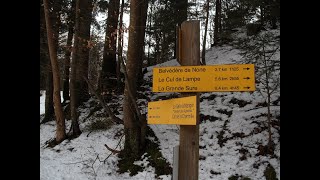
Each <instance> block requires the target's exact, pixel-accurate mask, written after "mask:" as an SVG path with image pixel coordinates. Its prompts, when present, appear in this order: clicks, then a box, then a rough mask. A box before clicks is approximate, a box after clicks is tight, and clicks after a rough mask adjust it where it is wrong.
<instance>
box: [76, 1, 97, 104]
mask: <svg viewBox="0 0 320 180" xmlns="http://www.w3.org/2000/svg"><path fill="white" fill-rule="evenodd" d="M92 1H93V0H80V2H79V9H78V10H79V12H76V13H79V14H78V19H76V22H78V31H79V32H78V35H76V36H75V38H78V46H77V47H75V48H78V51H77V54H78V56H76V58H77V59H76V63H77V69H76V70H77V72H76V89H77V90H78V91H77V96H78V97H77V98H78V101H77V104H76V105H77V107H78V106H79V105H80V104H81V103H83V102H85V101H87V100H88V99H89V97H90V95H89V90H88V84H87V83H86V81H85V80H84V79H83V78H82V77H83V76H85V77H87V78H88V62H89V52H90V48H91V41H90V26H91V20H92V8H93V6H92V5H93V4H92Z"/></svg>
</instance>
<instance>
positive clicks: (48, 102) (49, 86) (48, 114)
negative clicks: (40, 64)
mask: <svg viewBox="0 0 320 180" xmlns="http://www.w3.org/2000/svg"><path fill="white" fill-rule="evenodd" d="M53 116H54V108H53V82H52V71H51V65H50V59H49V61H48V64H47V77H46V99H45V115H44V118H43V120H42V122H41V123H46V122H48V121H51V120H53Z"/></svg>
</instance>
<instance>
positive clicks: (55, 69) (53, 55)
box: [44, 0, 66, 143]
mask: <svg viewBox="0 0 320 180" xmlns="http://www.w3.org/2000/svg"><path fill="white" fill-rule="evenodd" d="M44 11H45V18H46V27H47V37H48V46H49V54H50V60H51V67H52V74H53V91H54V94H53V102H54V111H55V116H56V123H57V130H56V142H57V143H60V142H62V141H63V140H64V139H65V138H66V132H65V119H64V114H63V110H62V106H61V97H60V73H59V66H58V60H57V52H56V47H55V46H54V41H53V35H54V34H53V31H52V25H51V22H50V16H49V7H48V0H44Z"/></svg>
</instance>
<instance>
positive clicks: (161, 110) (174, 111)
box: [148, 96, 197, 125]
mask: <svg viewBox="0 0 320 180" xmlns="http://www.w3.org/2000/svg"><path fill="white" fill-rule="evenodd" d="M196 109H197V108H196V96H190V97H183V98H176V99H170V100H163V101H155V102H149V103H148V124H180V125H196Z"/></svg>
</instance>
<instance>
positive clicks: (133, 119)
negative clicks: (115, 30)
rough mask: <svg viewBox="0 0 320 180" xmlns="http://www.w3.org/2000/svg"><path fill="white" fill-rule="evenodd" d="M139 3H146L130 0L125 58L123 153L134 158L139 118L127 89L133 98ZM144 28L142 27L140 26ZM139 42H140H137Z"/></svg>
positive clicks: (138, 150) (138, 46) (138, 143)
mask: <svg viewBox="0 0 320 180" xmlns="http://www.w3.org/2000/svg"><path fill="white" fill-rule="evenodd" d="M141 3H147V1H146V0H143V1H138V0H132V1H131V3H130V27H129V42H128V47H129V48H128V60H127V66H126V67H127V71H128V80H127V81H126V83H125V90H124V97H125V100H124V106H123V111H124V129H125V130H124V131H125V145H124V153H125V155H127V156H133V157H134V158H137V157H139V156H140V155H141V154H140V153H141V149H142V147H141V127H140V122H139V118H138V117H137V114H136V113H135V111H133V109H134V106H133V103H132V101H131V99H130V97H129V96H130V95H129V93H130V92H129V89H128V86H130V89H131V93H132V96H133V98H135V97H136V90H137V86H136V82H137V77H138V71H139V69H138V67H139V66H137V65H138V64H139V63H141V62H139V61H141V58H138V57H139V54H141V53H140V50H141V48H142V46H141V45H142V43H141V39H143V40H144V36H143V31H142V30H139V25H141V21H140V18H142V17H141V12H143V10H142V8H143V7H145V6H146V5H145V6H144V5H141ZM140 28H143V29H145V28H144V27H140ZM139 42H140V43H139ZM128 83H130V85H129V84H128Z"/></svg>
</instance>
